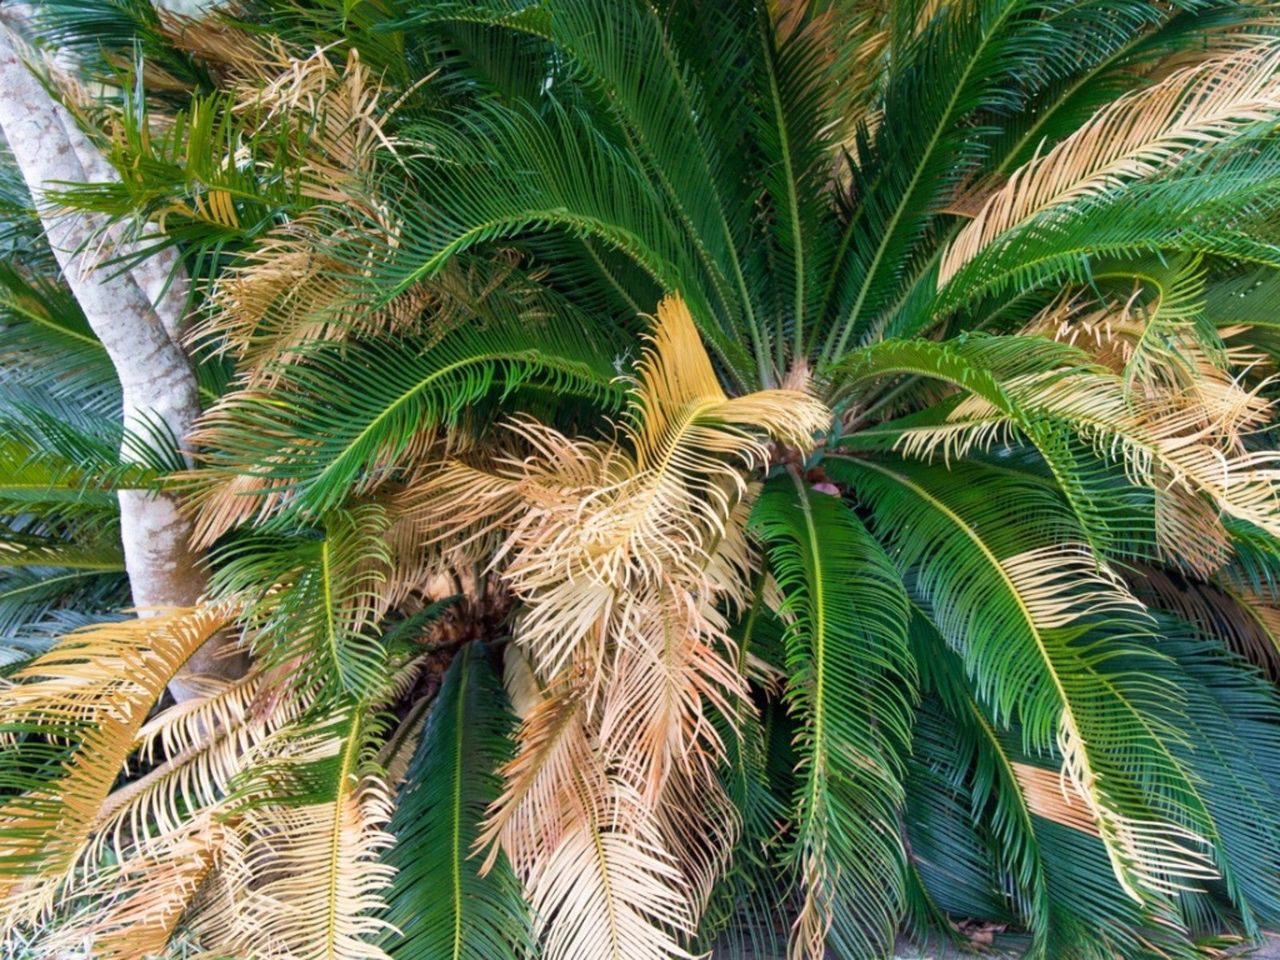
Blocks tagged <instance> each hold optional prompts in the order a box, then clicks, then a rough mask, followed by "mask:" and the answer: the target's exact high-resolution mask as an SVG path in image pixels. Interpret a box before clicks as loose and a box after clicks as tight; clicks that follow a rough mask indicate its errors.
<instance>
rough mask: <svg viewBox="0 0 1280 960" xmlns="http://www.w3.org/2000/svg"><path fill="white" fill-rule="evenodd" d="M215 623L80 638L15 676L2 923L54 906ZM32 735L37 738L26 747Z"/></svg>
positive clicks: (80, 634)
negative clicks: (157, 714)
mask: <svg viewBox="0 0 1280 960" xmlns="http://www.w3.org/2000/svg"><path fill="white" fill-rule="evenodd" d="M225 618H226V616H225V613H222V612H220V611H219V610H217V609H216V608H202V609H197V610H192V611H178V612H173V613H167V614H165V615H162V616H158V617H149V618H146V619H141V620H130V621H125V622H123V623H109V624H103V625H101V626H97V627H89V628H87V629H85V630H81V631H77V632H75V633H71V634H68V635H67V636H65V637H64V638H62V639H61V640H60V641H59V642H58V643H57V644H56V645H55V646H54V647H53V648H52V649H51V650H50V651H48V652H47V653H45V654H43V655H41V656H40V657H39V658H37V659H36V660H35V661H34V662H32V663H31V664H29V665H27V666H26V667H24V668H23V669H22V670H20V671H18V672H17V673H16V674H15V675H14V676H13V678H12V680H13V681H14V682H13V685H11V686H8V687H6V689H5V690H4V691H3V695H2V696H0V726H2V728H3V735H4V741H3V748H4V751H5V754H6V759H5V763H4V768H3V773H0V777H2V778H3V780H2V783H3V789H4V792H5V793H6V794H8V795H9V796H8V797H7V799H6V800H5V802H4V806H3V809H2V810H0V842H2V843H3V846H2V847H0V897H2V898H3V901H4V903H5V905H6V914H7V917H8V919H9V920H10V921H11V922H12V921H17V920H19V919H20V918H23V917H32V916H34V915H36V914H37V913H39V912H40V911H42V910H45V909H47V908H48V907H49V906H50V905H51V904H52V903H53V897H54V896H55V893H56V891H57V890H58V888H59V887H60V886H61V885H62V884H63V883H64V882H65V881H67V880H68V879H69V878H70V875H71V872H72V871H73V869H74V868H75V866H76V864H77V862H78V861H79V860H80V858H81V856H82V855H83V854H84V851H85V845H86V844H87V843H88V841H89V838H90V835H91V831H92V829H93V827H94V825H95V823H96V820H97V815H98V809H99V807H100V805H101V804H102V802H103V800H104V799H105V798H106V796H107V793H108V792H109V791H110V789H111V787H112V784H114V782H115V780H116V777H117V776H118V775H119V773H120V771H121V769H122V767H123V765H124V761H125V758H126V757H128V755H129V753H130V752H131V750H132V747H133V741H134V737H135V736H136V733H137V731H138V730H139V729H140V728H141V726H142V724H143V721H144V720H145V719H146V716H147V713H148V712H149V711H150V709H151V707H152V705H153V704H154V703H155V702H156V701H157V700H158V699H159V698H160V696H161V694H163V692H164V689H165V686H166V685H167V684H168V682H169V680H170V679H172V677H173V675H174V674H175V673H176V672H177V671H178V669H179V668H180V667H181V666H182V665H183V664H184V663H185V662H186V660H187V658H189V657H190V656H191V655H192V654H193V653H195V651H196V650H197V649H199V648H200V646H202V645H203V644H204V642H205V641H206V640H208V639H209V637H210V636H212V634H213V633H214V631H216V630H217V629H218V628H219V627H220V626H221V625H222V623H223V622H224V621H225ZM33 729H35V730H39V731H40V732H41V733H42V734H43V736H42V737H40V738H38V739H34V740H28V739H26V735H27V734H28V733H30V732H31V731H32V730H33Z"/></svg>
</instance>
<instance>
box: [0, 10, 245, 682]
mask: <svg viewBox="0 0 1280 960" xmlns="http://www.w3.org/2000/svg"><path fill="white" fill-rule="evenodd" d="M0 131H2V132H3V134H4V138H5V139H6V140H7V141H8V143H9V148H10V150H11V151H12V152H13V155H14V158H15V160H16V161H17V164H18V166H19V168H20V169H21V171H22V174H23V177H24V179H25V180H26V183H27V186H28V188H29V189H30V191H31V195H32V197H33V198H34V199H35V201H36V203H37V204H38V205H39V207H40V216H41V220H42V222H43V224H44V228H45V233H46V235H47V236H48V239H49V244H50V246H51V247H52V248H53V251H54V254H55V256H56V257H57V259H58V263H59V265H60V266H61V268H62V271H63V274H64V275H65V277H66V280H67V283H68V284H69V285H70V287H71V290H72V292H73V293H74V295H75V297H76V300H77V301H78V302H79V304H80V306H81V308H82V309H83V310H84V314H85V317H86V318H87V319H88V321H89V325H90V326H91V327H92V328H93V331H94V333H95V334H97V336H98V339H99V340H100V341H101V342H102V345H103V347H104V348H105V349H106V352H107V355H108V356H109V357H110V359H111V362H112V364H113V365H114V366H115V370H116V374H117V376H118V377H119V380H120V388H121V393H122V396H123V401H124V403H123V410H124V424H125V427H126V428H127V429H130V430H132V431H134V432H136V433H140V434H141V435H143V436H146V435H148V434H149V432H151V431H153V430H154V425H155V424H163V425H164V426H165V427H167V428H168V430H169V431H170V432H171V433H172V434H173V436H174V437H176V438H179V439H181V438H183V437H185V436H186V435H187V433H188V432H189V430H190V428H191V425H192V423H193V422H194V420H195V418H196V416H197V415H198V414H199V412H200V407H199V399H198V394H197V389H196V378H195V373H194V371H193V370H192V367H191V363H190V361H189V360H188V358H187V356H186V354H185V353H184V352H183V350H182V348H181V347H180V346H179V344H178V342H177V339H176V337H177V332H178V330H179V326H180V323H181V320H182V306H183V303H184V302H185V284H186V278H185V273H182V272H181V271H180V270H178V269H176V268H177V267H178V265H177V264H176V262H175V261H174V260H173V256H172V254H170V255H169V257H168V260H167V261H162V260H148V261H143V263H142V264H141V265H140V266H139V267H138V268H135V269H133V270H130V271H127V272H123V273H122V272H120V271H119V270H117V269H96V268H97V266H98V264H99V262H100V261H101V260H104V259H110V258H111V257H112V256H115V255H118V254H120V253H125V252H128V244H127V241H125V239H124V238H123V237H122V235H121V233H120V232H119V231H118V230H115V231H112V230H105V232H104V227H105V223H104V221H102V220H100V219H99V218H97V217H95V216H93V215H84V214H68V213H66V212H64V211H58V210H56V209H54V208H53V207H52V206H51V205H49V204H48V203H47V202H45V195H46V191H47V190H49V189H50V188H52V187H54V186H55V185H56V184H57V183H59V182H64V183H75V182H90V181H94V180H99V181H101V180H103V179H105V178H107V177H110V176H114V171H113V170H112V169H111V167H110V165H109V164H107V163H106V162H105V159H104V158H102V156H101V155H100V154H99V153H98V152H97V151H96V149H95V148H94V146H93V144H92V143H90V142H89V141H88V139H87V138H86V137H85V136H84V135H83V133H82V132H81V131H80V129H79V128H78V127H77V125H76V123H75V120H74V119H73V118H72V117H71V116H70V114H69V113H68V112H67V111H66V109H65V108H63V107H62V105H61V104H59V103H58V102H57V101H55V100H54V99H53V98H52V97H50V96H49V94H48V92H47V91H46V90H45V89H44V87H43V86H42V85H41V84H40V83H39V81H38V80H37V79H36V77H35V76H34V75H33V74H32V73H31V72H30V70H28V68H27V67H26V65H25V63H24V62H23V59H22V56H21V54H20V53H19V45H18V43H17V42H15V39H14V36H13V35H12V34H11V33H10V32H9V31H8V29H7V28H6V26H5V25H4V24H3V23H0ZM103 236H105V238H106V244H105V248H104V245H103V243H102V240H101V238H102V237H103ZM170 273H173V274H174V277H173V281H172V282H171V283H169V285H168V287H167V289H166V279H167V277H168V276H169V274H170ZM122 454H123V455H124V456H126V457H129V456H131V452H130V450H129V448H128V444H127V443H126V445H125V447H124V449H123V450H122ZM119 496H120V534H121V540H122V542H123V546H124V556H125V567H126V570H127V571H128V574H129V584H130V589H131V590H132V593H133V602H134V605H135V606H136V607H138V609H139V611H140V612H141V613H142V615H143V616H146V615H148V614H149V613H150V612H152V611H155V610H158V609H162V608H166V607H184V606H190V605H192V604H194V603H196V602H198V601H199V600H200V598H201V597H202V596H203V594H204V591H205V587H206V582H205V578H204V574H203V572H202V570H201V568H200V565H199V562H198V557H197V556H196V555H194V554H193V553H192V551H191V549H190V547H189V545H188V543H189V538H190V534H191V523H190V522H189V521H188V520H187V519H186V518H185V517H184V516H183V515H182V514H181V513H180V512H179V510H178V504H177V501H176V500H175V498H174V497H172V496H170V495H167V494H157V493H150V492H146V491H141V490H125V491H121V492H120V495H119ZM219 653H220V651H219V650H218V649H217V643H216V641H215V642H212V643H210V644H208V645H206V647H205V648H204V649H203V650H201V651H200V652H199V653H198V654H197V655H196V656H195V657H194V658H192V661H191V663H189V664H188V665H187V668H186V670H185V671H184V673H185V674H186V675H190V674H217V675H221V676H235V675H238V674H239V673H241V672H243V669H244V664H243V663H242V662H239V661H238V659H237V658H226V657H223V656H220V655H219ZM172 690H173V693H174V695H175V696H177V697H180V698H182V697H186V696H188V695H190V694H191V693H192V692H193V688H192V686H191V685H190V684H189V683H187V682H185V681H184V680H183V679H182V676H181V675H180V676H179V678H178V679H177V680H175V681H174V684H173V687H172Z"/></svg>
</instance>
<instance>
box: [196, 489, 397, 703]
mask: <svg viewBox="0 0 1280 960" xmlns="http://www.w3.org/2000/svg"><path fill="white" fill-rule="evenodd" d="M387 524H388V519H387V515H386V511H385V510H384V509H383V508H382V507H381V506H379V505H377V504H373V503H366V504H360V505H357V506H355V507H353V508H351V509H348V510H339V511H334V512H332V513H329V514H327V515H326V516H325V520H324V526H323V528H322V529H320V530H315V531H299V532H297V533H293V534H291V535H289V534H275V535H264V534H256V535H251V536H246V537H243V538H240V539H234V540H232V541H231V542H229V543H228V544H227V545H226V546H225V547H223V548H221V549H220V550H219V551H218V567H217V569H216V571H215V573H214V576H213V578H212V583H211V589H212V591H213V593H214V594H215V595H216V596H219V597H221V598H223V599H225V600H226V601H227V602H229V603H232V604H234V605H236V606H237V607H239V608H240V609H241V610H242V612H241V614H240V623H241V625H242V629H243V630H244V631H245V633H246V636H247V637H248V638H249V639H250V640H251V642H252V644H253V650H254V654H255V656H256V657H257V658H258V659H260V660H261V661H262V663H263V665H264V666H265V667H267V668H272V667H287V668H288V669H289V671H290V676H291V678H292V679H291V683H292V684H294V685H296V687H297V688H298V689H300V690H307V689H323V690H324V691H326V692H327V693H329V694H332V695H339V694H344V693H345V694H346V695H349V696H352V697H356V698H358V699H362V700H367V699H369V698H372V697H374V696H375V695H377V694H379V693H380V692H381V690H382V687H383V685H384V684H385V682H386V679H387V678H386V666H387V655H386V650H385V649H384V648H383V645H382V643H381V642H380V640H379V639H378V633H377V627H378V625H379V622H380V621H381V619H382V617H383V616H384V615H385V612H386V611H385V609H384V605H383V603H382V599H381V598H382V594H381V591H382V589H383V587H384V585H385V583H386V582H387V578H388V577H389V575H390V554H389V552H388V549H389V548H388V546H387V543H386V540H385V533H386V530H387Z"/></svg>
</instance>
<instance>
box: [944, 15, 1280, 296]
mask: <svg viewBox="0 0 1280 960" xmlns="http://www.w3.org/2000/svg"><path fill="white" fill-rule="evenodd" d="M1278 66H1280V45H1278V44H1277V43H1276V41H1275V39H1274V38H1271V37H1258V38H1257V39H1256V40H1255V41H1254V42H1253V43H1252V44H1250V45H1248V46H1246V47H1243V48H1241V49H1239V50H1233V51H1230V52H1228V53H1225V54H1220V55H1218V56H1214V57H1210V58H1207V59H1203V60H1201V61H1200V62H1198V63H1196V64H1195V65H1193V66H1190V67H1186V68H1184V69H1182V70H1179V71H1177V72H1175V73H1173V74H1171V75H1170V76H1168V77H1166V78H1165V79H1163V80H1162V81H1160V82H1159V83H1157V84H1155V85H1154V86H1152V87H1149V88H1147V89H1144V90H1141V91H1138V92H1135V93H1132V94H1129V95H1128V96H1125V97H1121V98H1120V99H1119V100H1117V101H1115V102H1114V103H1113V104H1110V105H1109V106H1107V107H1105V108H1103V109H1102V110H1101V111H1099V112H1098V113H1097V114H1096V115H1095V116H1094V117H1093V119H1092V120H1090V121H1089V122H1088V123H1086V124H1085V125H1084V126H1082V127H1080V129H1078V130H1077V131H1076V132H1075V133H1073V134H1072V135H1071V136H1069V137H1067V138H1066V139H1065V140H1063V141H1062V142H1061V143H1059V144H1057V145H1056V146H1055V147H1053V148H1052V149H1051V150H1050V151H1049V152H1048V153H1045V154H1043V155H1039V156H1036V157H1034V158H1032V159H1031V160H1030V161H1028V162H1027V163H1026V164H1025V165H1023V166H1022V167H1021V168H1019V169H1018V170H1017V171H1015V172H1014V173H1013V175H1012V176H1010V178H1009V181H1008V183H1006V184H1005V185H1004V186H1003V187H1001V188H1000V189H999V190H997V191H996V192H995V193H993V194H992V195H991V196H990V197H988V198H987V200H986V202H985V204H984V205H983V208H982V210H981V212H979V213H978V215H977V216H976V217H974V219H973V220H971V221H970V222H969V223H968V224H966V225H965V227H964V229H962V230H961V231H960V233H959V234H958V235H957V236H956V238H955V239H954V240H953V241H952V242H951V244H950V245H949V246H948V247H947V249H946V252H945V254H944V255H943V260H942V265H941V267H940V269H939V273H938V284H939V286H941V285H944V284H945V283H946V282H947V281H948V280H950V279H951V278H952V277H953V276H955V274H956V273H957V272H958V271H959V270H960V268H961V267H962V266H963V265H964V264H965V263H967V262H969V261H970V260H972V259H973V258H974V257H975V256H977V255H978V253H979V252H980V251H981V250H983V249H984V248H986V247H987V246H988V245H989V244H990V243H992V242H993V241H994V240H995V239H996V238H997V237H999V236H1000V235H1001V234H1003V233H1004V232H1005V231H1006V230H1008V229H1010V228H1011V227H1013V226H1016V225H1017V224H1020V223H1024V222H1026V221H1027V220H1029V219H1030V218H1032V217H1034V216H1036V215H1038V214H1040V213H1042V212H1044V211H1047V210H1050V209H1051V208H1053V207H1056V206H1059V205H1061V204H1064V203H1067V202H1068V201H1072V200H1078V199H1080V198H1082V197H1088V196H1091V195H1095V194H1100V193H1105V192H1107V191H1108V190H1111V189H1114V188H1115V187H1116V186H1117V185H1120V184H1123V183H1126V182H1130V181H1133V180H1137V179H1143V178H1147V177H1150V176H1153V175H1155V174H1157V173H1159V172H1160V171H1162V170H1165V169H1168V168H1169V167H1171V166H1173V165H1175V164H1177V163H1178V162H1180V161H1181V160H1182V159H1183V158H1185V157H1187V156H1188V155H1190V154H1193V153H1194V152H1196V151H1198V150H1202V149H1203V148H1204V147H1205V145H1206V144H1207V143H1210V142H1213V141H1222V140H1226V139H1228V138H1230V137H1232V136H1233V135H1236V134H1238V133H1239V132H1241V131H1243V130H1245V129H1246V128H1247V127H1249V126H1250V125H1253V124H1257V123H1263V122H1269V121H1271V120H1273V119H1274V117H1275V115H1276V113H1277V111H1280V74H1278V72H1277V67H1278Z"/></svg>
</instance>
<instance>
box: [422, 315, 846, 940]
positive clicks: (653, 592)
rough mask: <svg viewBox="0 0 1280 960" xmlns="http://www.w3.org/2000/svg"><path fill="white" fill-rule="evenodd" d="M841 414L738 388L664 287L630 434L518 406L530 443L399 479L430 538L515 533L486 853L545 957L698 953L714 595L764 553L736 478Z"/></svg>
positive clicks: (719, 702) (718, 697) (739, 586)
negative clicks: (528, 412) (513, 608)
mask: <svg viewBox="0 0 1280 960" xmlns="http://www.w3.org/2000/svg"><path fill="white" fill-rule="evenodd" d="M829 419H830V414H829V412H828V411H827V410H826V408H825V407H823V406H822V405H821V404H819V403H818V402H817V401H816V400H814V399H813V398H811V397H810V396H809V395H808V394H807V393H806V392H805V391H804V390H801V389H781V390H765V391H761V392H759V393H755V394H751V395H748V396H745V397H739V398H734V399H730V398H729V397H727V396H726V395H725V393H724V391H723V389H722V388H721V387H720V384H719V381H718V380H717V378H716V376H715V373H714V371H713V370H712V367H711V363H710V360H709V359H708V357H707V355H706V352H705V350H704V349H703V347H702V343H701V340H700V338H699V337H698V334H697V331H696V329H695V327H694V325H693V321H692V318H691V317H690V315H689V312H688V310H687V309H686V308H685V307H684V304H683V302H681V301H680V300H678V299H675V298H673V299H668V300H666V301H664V302H663V304H662V305H661V306H660V308H659V310H658V315H657V318H656V324H655V328H654V332H653V337H652V341H651V345H650V347H649V348H648V349H647V350H646V351H645V354H644V356H643V358H642V360H641V361H640V362H639V364H638V365H637V379H636V384H635V386H634V388H633V391H632V394H631V405H630V407H629V409H628V411H627V415H626V420H625V421H624V424H623V427H622V430H621V437H620V438H619V440H618V441H615V442H612V443H603V442H592V441H581V440H572V439H570V438H568V437H565V436H563V435H561V434H559V433H558V432H556V431H555V430H552V429H550V428H547V427H544V426H540V425H538V424H534V423H530V422H520V423H517V424H515V425H514V427H513V430H514V433H515V435H516V439H517V440H518V441H519V442H520V443H522V444H523V445H524V446H525V448H526V449H527V450H529V451H531V452H530V453H529V454H528V455H527V456H525V457H524V458H523V459H518V458H515V457H511V458H508V459H506V460H505V461H504V462H503V463H502V464H501V465H500V467H499V469H498V470H497V471H496V472H489V471H483V470H478V469H475V468H472V467H468V466H466V465H464V464H460V463H453V464H446V465H443V466H442V467H440V468H439V469H434V470H431V471H429V472H425V473H424V474H423V477H422V479H421V482H420V483H419V484H417V485H416V486H415V485H411V486H410V487H408V488H407V489H406V492H405V498H406V503H407V504H411V505H412V506H411V508H410V509H411V512H412V515H413V516H415V518H416V519H417V520H418V522H419V523H420V524H422V525H423V526H422V530H423V532H424V533H425V532H426V531H428V530H434V531H437V532H438V534H439V535H446V534H454V535H456V533H457V532H461V531H466V530H471V531H480V532H482V533H484V534H486V535H488V534H492V533H494V532H495V531H498V530H501V531H502V532H503V533H504V535H505V539H504V541H503V542H502V543H501V545H500V546H499V548H498V549H497V551H496V553H495V556H496V560H495V561H494V565H495V566H497V567H498V568H499V569H500V570H501V574H502V577H503V579H504V581H505V583H506V584H507V585H508V587H509V588H510V589H511V591H512V593H513V594H514V596H515V597H516V598H517V599H518V600H520V601H521V603H522V610H521V614H520V616H519V618H518V619H517V621H516V628H515V641H516V644H517V646H518V650H519V654H518V655H519V656H520V660H521V666H520V669H516V668H515V667H513V668H512V669H513V670H515V673H516V674H518V675H520V676H522V677H523V680H521V681H520V683H519V686H520V691H519V692H520V699H521V704H522V710H521V712H522V715H523V717H524V722H523V724H522V726H521V728H520V732H519V734H518V743H519V750H518V752H517V755H516V757H515V758H514V759H513V760H512V761H511V762H510V763H509V764H508V765H507V767H506V768H505V769H504V771H503V775H504V778H505V780H506V786H505V789H504V791H503V793H502V795H501V796H500V797H499V799H498V800H497V802H496V803H495V804H494V805H493V807H492V809H491V814H490V817H489V820H488V822H487V824H486V825H485V829H484V831H483V833H482V836H481V838H480V845H481V846H485V845H491V846H490V852H489V863H490V864H491V863H492V862H493V860H494V858H495V857H496V855H497V846H492V845H493V844H495V843H496V844H498V845H500V846H501V849H502V850H503V851H505V853H506V855H507V859H508V860H509V862H510V863H511V865H512V867H513V868H514V869H515V871H516V873H517V875H519V876H520V878H521V879H522V881H523V882H524V885H525V890H526V893H527V894H528V896H529V898H530V901H531V903H533V904H534V906H535V914H536V915H537V916H538V917H539V918H540V919H539V922H540V924H541V925H542V934H543V936H544V937H545V942H546V944H547V952H546V955H547V956H548V957H550V958H553V960H559V958H570V957H572V958H574V960H577V958H579V957H581V958H585V960H590V958H594V957H614V956H627V957H629V958H630V957H634V958H636V960H646V958H650V957H652V958H658V957H670V956H683V955H685V954H683V953H682V952H681V950H680V948H679V946H678V945H679V942H680V938H681V937H683V936H688V935H691V934H692V932H693V931H694V929H695V927H696V921H697V914H698V913H699V912H700V910H701V905H702V904H705V902H706V899H707V897H708V896H709V894H710V889H711V883H712V880H713V878H714V877H715V876H716V875H717V874H718V873H719V872H720V870H721V868H722V867H723V864H724V858H725V855H726V851H727V850H729V849H730V848H731V846H732V840H733V836H734V835H735V833H736V830H737V827H736V819H735V817H734V816H733V815H731V813H730V810H731V806H730V805H729V804H728V803H727V801H726V799H725V798H724V796H723V792H722V789H721V787H720V785H719V782H718V779H717V777H716V775H715V774H716V768H717V766H718V765H719V763H720V762H721V760H722V759H723V756H724V744H723V743H722V742H721V740H720V734H718V733H717V732H716V730H715V728H714V727H713V726H712V724H711V722H710V715H709V712H710V711H711V710H713V709H714V710H716V711H718V712H719V713H721V714H722V715H724V716H730V717H732V716H733V715H734V713H733V709H732V707H731V703H734V702H738V701H739V700H741V699H742V698H743V696H744V690H743V686H742V685H743V679H742V677H741V674H740V673H739V671H738V668H737V664H736V657H735V654H734V646H733V643H732V641H731V640H730V639H729V638H728V636H727V630H726V624H725V621H724V618H723V614H722V613H721V612H720V608H721V607H722V606H724V605H727V606H729V607H730V608H740V607H742V606H743V605H744V604H745V602H746V600H747V598H748V595H749V592H750V588H749V584H750V578H751V574H752V571H754V570H755V568H756V566H757V561H756V559H755V557H754V555H753V554H752V551H751V548H750V546H749V544H748V542H747V540H746V537H745V534H744V525H745V521H746V516H747V513H748V512H749V509H750V501H751V499H752V497H753V494H754V488H751V487H749V486H748V485H747V483H746V482H745V480H744V479H743V474H744V473H745V472H746V471H747V470H748V469H750V468H752V467H755V466H759V465H762V464H764V463H765V462H766V461H767V460H768V459H769V457H770V455H771V448H770V447H769V446H767V444H766V441H768V440H771V441H772V442H774V443H777V444H782V445H785V446H788V447H793V448H794V447H798V448H800V449H802V450H807V449H809V448H810V447H811V446H812V444H813V437H814V435H815V433H816V432H818V431H820V430H822V429H824V428H825V427H826V426H827V424H828V423H829ZM469 490H473V491H474V496H469V497H467V498H466V499H463V498H462V497H460V496H459V495H460V494H463V493H466V492H467V491H469ZM526 658H527V659H526ZM566 871H568V872H566Z"/></svg>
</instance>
